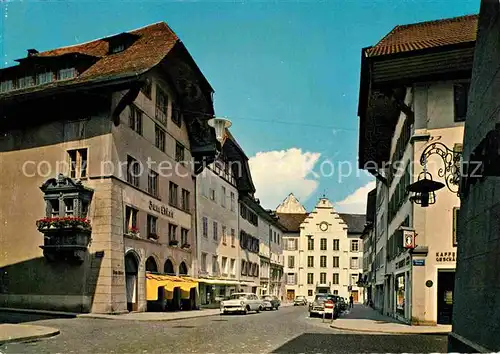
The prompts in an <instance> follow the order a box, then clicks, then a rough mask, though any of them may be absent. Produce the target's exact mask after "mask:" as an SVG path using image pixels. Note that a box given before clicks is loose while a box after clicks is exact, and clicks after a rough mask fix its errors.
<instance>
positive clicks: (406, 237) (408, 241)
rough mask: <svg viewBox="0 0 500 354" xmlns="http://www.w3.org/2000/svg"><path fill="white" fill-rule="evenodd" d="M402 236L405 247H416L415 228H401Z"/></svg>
mask: <svg viewBox="0 0 500 354" xmlns="http://www.w3.org/2000/svg"><path fill="white" fill-rule="evenodd" d="M399 231H400V232H401V237H402V238H403V247H404V248H406V249H414V248H415V230H413V229H409V228H404V227H402V228H400V229H399Z"/></svg>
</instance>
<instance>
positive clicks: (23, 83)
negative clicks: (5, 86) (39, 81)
mask: <svg viewBox="0 0 500 354" xmlns="http://www.w3.org/2000/svg"><path fill="white" fill-rule="evenodd" d="M33 85H35V81H34V80H33V76H25V77H20V78H19V79H18V80H17V87H18V88H25V87H30V86H33Z"/></svg>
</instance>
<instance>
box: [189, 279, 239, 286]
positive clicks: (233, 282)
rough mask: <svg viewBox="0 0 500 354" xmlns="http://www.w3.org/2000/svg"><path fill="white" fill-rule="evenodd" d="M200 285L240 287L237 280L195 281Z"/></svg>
mask: <svg viewBox="0 0 500 354" xmlns="http://www.w3.org/2000/svg"><path fill="white" fill-rule="evenodd" d="M197 280H198V282H200V283H205V284H210V285H240V284H241V283H240V282H239V281H237V280H224V279H203V278H200V279H197Z"/></svg>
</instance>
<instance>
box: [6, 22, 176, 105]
mask: <svg viewBox="0 0 500 354" xmlns="http://www.w3.org/2000/svg"><path fill="white" fill-rule="evenodd" d="M128 33H131V34H134V35H137V36H138V39H137V40H135V42H133V43H132V44H131V45H130V46H129V47H128V48H126V49H125V50H124V51H122V52H118V53H114V54H109V53H108V52H109V43H108V41H107V40H106V39H107V38H110V37H115V36H108V37H104V38H101V39H96V40H93V41H90V42H86V43H82V44H76V45H72V46H68V47H61V48H57V49H53V50H48V51H44V52H40V53H38V54H35V55H33V57H34V58H36V57H58V56H62V55H68V54H85V55H90V56H93V57H95V58H96V59H97V61H96V62H95V63H94V64H93V65H91V66H90V67H89V68H88V69H86V70H85V71H84V72H82V73H80V74H79V75H78V76H77V77H75V78H72V79H66V80H56V81H53V82H51V83H48V84H44V85H36V86H32V87H28V88H26V89H21V90H15V91H12V92H8V93H6V94H4V95H3V96H7V95H10V94H13V95H18V94H22V93H24V92H26V91H29V92H31V91H38V90H45V89H47V88H51V87H57V86H68V85H73V84H82V83H86V82H100V81H101V80H104V81H107V80H110V79H119V78H126V77H133V76H135V75H140V74H143V73H145V72H147V71H148V70H150V69H152V68H153V67H154V66H156V65H157V64H159V63H160V62H161V60H162V59H163V58H165V56H166V55H167V54H168V53H169V52H170V51H171V50H172V49H173V48H174V46H175V45H176V43H178V42H180V41H179V38H178V37H177V35H176V34H175V33H174V32H173V31H172V30H171V29H170V27H169V26H168V25H167V24H166V23H165V22H158V23H154V24H151V25H148V26H145V27H142V28H139V29H136V30H133V31H130V32H128ZM116 36H118V35H116Z"/></svg>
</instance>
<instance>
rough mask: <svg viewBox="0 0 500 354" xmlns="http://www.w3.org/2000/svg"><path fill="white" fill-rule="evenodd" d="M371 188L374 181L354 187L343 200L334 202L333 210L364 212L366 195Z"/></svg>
mask: <svg viewBox="0 0 500 354" xmlns="http://www.w3.org/2000/svg"><path fill="white" fill-rule="evenodd" d="M373 188H375V181H372V182H370V183H368V184H367V185H365V186H363V187H360V188H358V189H356V190H355V191H354V193H352V194H350V195H348V196H347V197H346V198H345V199H344V200H341V201H340V202H337V203H334V205H335V210H336V211H338V212H340V213H351V214H364V213H366V197H367V196H368V193H369V192H370V191H371V190H372V189H373Z"/></svg>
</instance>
